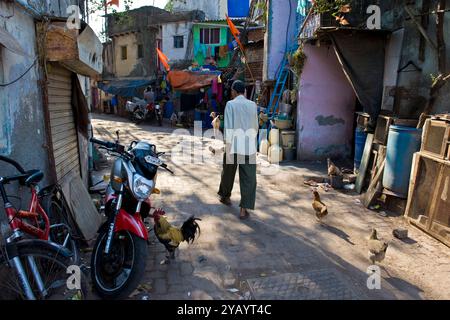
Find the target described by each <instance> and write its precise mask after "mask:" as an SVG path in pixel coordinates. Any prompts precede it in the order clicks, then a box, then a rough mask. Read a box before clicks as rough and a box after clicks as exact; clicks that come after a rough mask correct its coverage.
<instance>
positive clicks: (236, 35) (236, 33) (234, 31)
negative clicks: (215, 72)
mask: <svg viewBox="0 0 450 320" xmlns="http://www.w3.org/2000/svg"><path fill="white" fill-rule="evenodd" d="M225 16H226V17H227V22H228V26H229V27H230V31H231V34H232V35H233V37H234V38H235V39H236V42H237V43H238V45H239V48H241V50H242V53H244V46H243V45H242V43H241V41H240V40H239V35H240V34H241V32H240V31H239V30H238V29H237V28H236V26H235V25H234V23H233V21H231V19H230V18H229V17H228V15H227V14H226V15H225Z"/></svg>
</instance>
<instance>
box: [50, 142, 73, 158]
mask: <svg viewBox="0 0 450 320" xmlns="http://www.w3.org/2000/svg"><path fill="white" fill-rule="evenodd" d="M77 145H78V143H77V141H76V140H75V141H72V142H68V143H64V144H60V147H59V148H55V147H54V146H53V153H54V155H55V158H59V157H61V156H62V155H64V154H67V153H68V152H70V151H71V150H73V149H74V148H75V147H76V146H77Z"/></svg>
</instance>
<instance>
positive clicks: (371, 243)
mask: <svg viewBox="0 0 450 320" xmlns="http://www.w3.org/2000/svg"><path fill="white" fill-rule="evenodd" d="M388 245H389V244H388V243H387V242H386V241H382V240H379V239H378V237H377V230H376V229H372V233H371V234H370V237H369V240H368V242H367V246H368V247H369V260H370V261H371V262H372V264H375V262H381V261H383V260H384V257H385V256H386V250H387V248H388Z"/></svg>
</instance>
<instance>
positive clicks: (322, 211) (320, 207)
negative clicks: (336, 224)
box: [312, 190, 328, 221]
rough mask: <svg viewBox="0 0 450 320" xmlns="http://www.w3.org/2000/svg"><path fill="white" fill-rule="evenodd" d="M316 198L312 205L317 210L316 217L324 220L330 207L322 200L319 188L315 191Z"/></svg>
mask: <svg viewBox="0 0 450 320" xmlns="http://www.w3.org/2000/svg"><path fill="white" fill-rule="evenodd" d="M313 194H314V199H313V202H312V207H313V209H314V211H315V212H316V218H317V219H318V220H319V221H322V219H323V218H325V217H326V216H327V215H328V208H327V206H326V205H325V204H324V203H323V202H322V201H321V200H320V195H319V192H318V191H317V190H314V191H313Z"/></svg>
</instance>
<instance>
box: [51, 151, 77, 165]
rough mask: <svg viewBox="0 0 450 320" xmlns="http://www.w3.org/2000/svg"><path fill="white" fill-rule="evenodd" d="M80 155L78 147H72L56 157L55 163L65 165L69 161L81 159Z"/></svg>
mask: <svg viewBox="0 0 450 320" xmlns="http://www.w3.org/2000/svg"><path fill="white" fill-rule="evenodd" d="M79 159H80V156H79V154H78V148H76V149H70V150H69V151H68V152H66V153H64V154H62V155H59V156H58V157H55V165H56V167H62V166H65V165H66V164H67V163H72V162H73V161H75V160H77V161H79Z"/></svg>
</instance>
